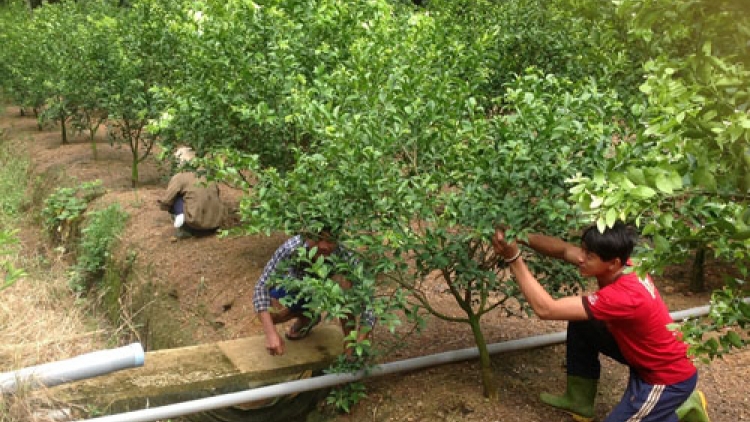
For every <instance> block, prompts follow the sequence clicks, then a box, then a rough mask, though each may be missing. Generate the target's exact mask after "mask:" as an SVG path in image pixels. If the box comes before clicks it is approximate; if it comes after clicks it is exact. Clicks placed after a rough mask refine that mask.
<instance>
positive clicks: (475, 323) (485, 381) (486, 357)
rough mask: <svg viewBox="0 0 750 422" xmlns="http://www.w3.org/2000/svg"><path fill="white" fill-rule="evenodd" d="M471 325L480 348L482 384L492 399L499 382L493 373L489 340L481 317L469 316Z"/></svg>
mask: <svg viewBox="0 0 750 422" xmlns="http://www.w3.org/2000/svg"><path fill="white" fill-rule="evenodd" d="M469 325H471V331H472V333H474V341H475V342H476V344H477V348H478V349H479V363H480V364H481V373H482V386H483V387H484V396H485V397H487V398H490V399H496V398H497V394H498V393H497V384H496V383H495V374H493V373H492V362H491V361H490V352H489V350H488V349H487V341H485V339H484V334H482V327H481V325H480V323H479V317H478V316H476V315H470V316H469Z"/></svg>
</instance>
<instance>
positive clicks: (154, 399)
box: [48, 325, 343, 412]
mask: <svg viewBox="0 0 750 422" xmlns="http://www.w3.org/2000/svg"><path fill="white" fill-rule="evenodd" d="M286 346H287V348H286V353H285V354H284V355H283V356H271V355H269V354H268V352H266V349H265V337H264V336H254V337H247V338H241V339H236V340H228V341H222V342H219V343H213V344H202V345H196V346H189V347H183V348H179V349H164V350H157V351H153V352H146V359H145V364H144V366H143V367H140V368H133V369H127V370H123V371H118V372H114V373H111V374H108V375H103V376H100V377H97V378H91V379H88V380H82V381H78V382H74V383H69V384H63V385H60V386H57V387H53V388H51V389H49V390H48V392H49V393H51V394H52V395H53V396H54V397H55V398H57V399H59V400H61V401H64V402H70V403H77V404H81V405H86V406H88V407H91V406H94V407H97V408H99V409H108V412H113V411H117V412H120V411H127V410H133V409H139V408H145V407H149V406H151V407H153V406H157V405H158V406H161V405H165V404H171V403H176V402H179V401H185V400H191V399H195V398H199V397H207V396H212V395H217V394H226V393H230V392H235V391H241V390H246V389H249V388H255V387H260V386H263V385H270V384H277V383H280V382H284V381H286V380H292V379H299V378H304V377H308V376H310V374H312V373H313V372H317V371H321V370H323V369H325V368H327V367H328V366H330V364H331V363H332V362H333V361H334V360H335V359H336V356H337V355H338V354H340V353H341V352H342V349H343V335H342V333H341V328H340V327H339V326H338V325H321V326H318V327H316V328H315V329H314V330H313V331H312V332H311V333H310V335H309V336H308V337H307V338H305V339H302V340H298V341H287V342H286Z"/></svg>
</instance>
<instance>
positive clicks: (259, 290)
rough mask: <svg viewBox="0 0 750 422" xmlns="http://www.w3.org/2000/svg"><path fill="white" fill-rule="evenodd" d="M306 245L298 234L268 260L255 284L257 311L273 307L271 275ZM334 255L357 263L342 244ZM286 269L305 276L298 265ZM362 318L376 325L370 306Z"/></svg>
mask: <svg viewBox="0 0 750 422" xmlns="http://www.w3.org/2000/svg"><path fill="white" fill-rule="evenodd" d="M304 246H305V240H304V239H303V238H302V236H301V235H296V236H294V237H291V238H289V239H287V241H286V242H284V244H282V245H281V246H279V248H278V249H276V252H274V254H273V256H272V257H271V260H270V261H268V263H267V264H266V266H265V268H263V274H261V275H260V278H259V279H258V282H257V283H256V284H255V290H254V295H253V306H254V307H255V312H258V313H260V312H265V311H268V309H269V308H270V307H271V295H270V293H269V290H270V289H269V286H268V280H269V279H271V277H272V276H273V275H274V274H275V273H276V271H277V267H278V266H279V264H280V263H282V262H284V261H286V260H290V259H295V258H296V257H297V253H298V252H297V251H298V250H299V248H301V247H304ZM333 255H336V256H338V257H339V258H340V259H344V260H347V261H350V262H352V263H353V264H356V260H355V259H354V257H353V256H352V254H351V252H349V251H347V250H345V249H343V248H342V247H341V246H337V247H336V249H335V250H334V251H333ZM286 271H287V274H286V276H287V277H293V278H296V279H302V278H303V277H304V276H305V272H304V270H302V269H300V268H298V267H297V266H296V265H289V266H287V270H286ZM360 320H361V322H362V323H363V324H366V325H368V326H370V327H372V326H374V325H375V321H376V318H375V315H374V313H373V311H372V309H370V308H369V307H368V308H367V309H366V310H365V311H364V312H363V313H362V316H361V317H360Z"/></svg>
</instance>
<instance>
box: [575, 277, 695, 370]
mask: <svg viewBox="0 0 750 422" xmlns="http://www.w3.org/2000/svg"><path fill="white" fill-rule="evenodd" d="M583 306H584V307H585V308H586V312H587V313H588V314H589V317H591V318H594V319H597V320H600V321H603V322H604V323H605V324H606V325H607V328H608V329H609V331H610V332H611V333H612V336H613V337H614V338H615V341H617V345H618V346H620V350H621V351H622V354H623V356H624V357H625V360H626V361H627V362H628V363H629V364H630V366H631V367H632V368H633V369H634V370H635V371H636V373H638V375H639V376H640V377H641V378H643V380H644V381H646V382H647V383H649V384H652V385H671V384H675V383H678V382H682V381H685V380H686V379H688V378H689V377H691V376H693V374H695V371H696V369H695V365H693V362H692V361H691V360H690V359H688V357H687V345H686V344H685V343H683V342H682V341H681V340H680V339H679V338H678V337H677V335H678V333H675V332H672V331H670V330H668V329H667V324H671V323H672V322H673V320H672V317H671V316H670V315H669V310H668V309H667V305H666V304H664V301H662V300H661V296H660V295H659V291H658V290H656V287H655V286H654V283H653V281H652V280H651V278H650V277H647V278H646V279H639V278H638V276H637V275H636V274H635V273H630V274H625V275H622V276H620V278H618V279H617V280H616V281H615V282H614V283H612V284H610V285H608V286H606V287H604V288H602V289H600V290H599V291H598V292H596V293H593V294H591V295H589V296H584V297H583Z"/></svg>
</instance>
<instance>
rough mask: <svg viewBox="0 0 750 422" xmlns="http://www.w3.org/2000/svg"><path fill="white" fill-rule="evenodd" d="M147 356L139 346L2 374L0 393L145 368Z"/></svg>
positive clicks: (94, 353) (86, 355)
mask: <svg viewBox="0 0 750 422" xmlns="http://www.w3.org/2000/svg"><path fill="white" fill-rule="evenodd" d="M144 362H145V353H144V352H143V347H141V345H140V343H133V344H130V345H128V346H123V347H120V348H117V349H110V350H100V351H97V352H92V353H87V354H84V355H80V356H76V357H74V358H71V359H66V360H61V361H57V362H51V363H46V364H43V365H37V366H31V367H28V368H24V369H20V370H17V371H14V372H5V373H2V374H0V392H2V393H13V392H15V391H16V389H17V387H18V386H19V385H22V386H29V387H32V388H33V387H38V386H46V387H52V386H55V385H58V384H63V383H66V382H71V381H78V380H82V379H86V378H92V377H96V376H99V375H104V374H108V373H110V372H115V371H119V370H121V369H127V368H133V367H136V366H143V364H144Z"/></svg>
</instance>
